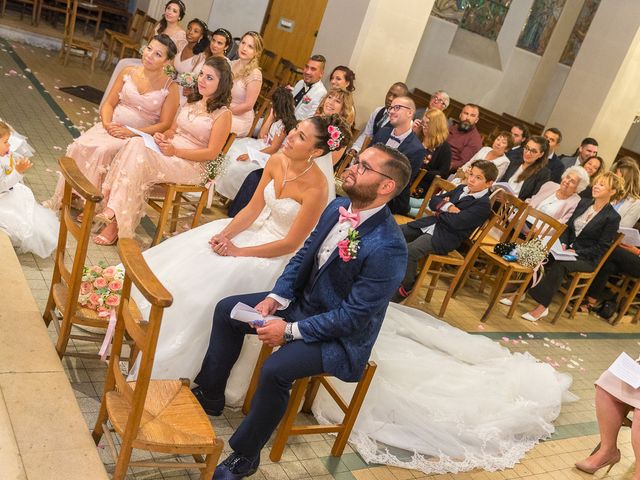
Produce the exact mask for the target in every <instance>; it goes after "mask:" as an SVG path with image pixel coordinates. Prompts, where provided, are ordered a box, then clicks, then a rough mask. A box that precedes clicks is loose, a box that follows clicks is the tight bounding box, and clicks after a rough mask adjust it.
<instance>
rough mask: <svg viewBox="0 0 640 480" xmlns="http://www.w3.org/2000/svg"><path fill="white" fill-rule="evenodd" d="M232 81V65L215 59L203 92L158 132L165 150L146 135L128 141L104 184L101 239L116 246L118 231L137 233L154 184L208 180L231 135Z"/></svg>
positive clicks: (201, 80)
mask: <svg viewBox="0 0 640 480" xmlns="http://www.w3.org/2000/svg"><path fill="white" fill-rule="evenodd" d="M231 84H232V80H231V69H230V68H229V64H228V63H227V62H226V61H225V60H223V59H221V58H210V59H209V60H207V61H206V62H205V64H204V66H203V67H202V71H201V72H200V75H199V76H198V85H197V87H198V88H197V91H196V92H194V93H193V94H191V95H190V96H189V98H188V103H187V104H186V105H185V106H184V107H181V108H180V111H179V112H178V115H177V116H176V119H175V120H174V121H173V125H172V126H171V128H170V129H169V130H167V131H165V132H164V133H156V134H155V135H154V140H155V142H156V144H157V146H158V149H159V150H160V152H157V151H154V150H151V149H150V148H147V147H146V146H145V143H144V141H143V139H142V138H132V139H131V140H129V141H128V142H127V143H126V144H125V145H124V147H123V148H122V149H121V150H120V152H119V153H118V155H116V158H114V160H113V164H112V167H111V170H110V171H109V174H108V175H107V178H106V179H105V181H104V184H103V187H102V192H103V194H104V202H103V205H104V206H105V208H104V210H103V212H102V213H100V214H99V215H97V216H96V221H98V222H102V223H105V224H106V226H105V227H104V228H103V229H102V231H101V232H100V234H99V235H97V236H96V237H95V238H94V242H95V243H97V244H99V245H111V244H113V243H115V241H116V240H117V238H118V235H122V236H125V237H132V236H133V233H134V231H135V228H136V226H137V225H138V223H139V221H140V218H142V215H143V213H144V202H145V196H146V195H147V192H148V191H149V189H150V188H151V186H152V185H154V184H157V183H162V182H175V183H186V184H199V183H201V182H202V176H203V174H204V166H205V163H206V162H208V161H211V160H212V159H214V158H216V157H217V156H218V154H219V153H220V151H221V150H222V147H223V146H224V144H225V142H226V140H227V137H228V136H229V131H230V128H231V112H229V104H230V103H231Z"/></svg>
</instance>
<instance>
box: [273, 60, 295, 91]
mask: <svg viewBox="0 0 640 480" xmlns="http://www.w3.org/2000/svg"><path fill="white" fill-rule="evenodd" d="M292 66H293V62H291V61H290V60H287V59H286V58H283V57H281V58H280V60H279V61H278V64H277V65H276V68H275V70H274V72H273V77H274V79H275V81H276V84H277V85H283V86H284V85H287V81H288V79H289V74H290V68H291V67H292ZM291 86H292V87H293V85H291Z"/></svg>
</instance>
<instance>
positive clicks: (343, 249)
mask: <svg viewBox="0 0 640 480" xmlns="http://www.w3.org/2000/svg"><path fill="white" fill-rule="evenodd" d="M338 255H339V256H340V258H341V259H342V260H343V261H345V262H348V261H349V260H351V255H350V254H349V240H341V241H339V242H338Z"/></svg>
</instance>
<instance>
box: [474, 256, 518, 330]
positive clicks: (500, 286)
mask: <svg viewBox="0 0 640 480" xmlns="http://www.w3.org/2000/svg"><path fill="white" fill-rule="evenodd" d="M511 275H512V270H511V269H510V268H509V269H508V270H505V271H504V273H503V274H502V276H500V277H499V279H496V285H495V287H494V290H493V292H492V293H491V298H490V300H489V305H488V306H487V309H486V310H485V311H484V313H483V314H482V318H481V319H480V321H481V322H482V323H484V322H486V321H487V320H488V319H489V315H490V314H491V312H492V311H493V309H494V308H495V306H496V304H497V303H498V300H499V299H500V296H501V295H502V292H504V287H505V286H506V285H507V282H508V281H509V279H510V278H511Z"/></svg>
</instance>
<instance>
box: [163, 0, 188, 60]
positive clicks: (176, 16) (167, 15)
mask: <svg viewBox="0 0 640 480" xmlns="http://www.w3.org/2000/svg"><path fill="white" fill-rule="evenodd" d="M185 13H187V7H186V6H185V5H184V2H183V1H182V0H169V1H168V2H167V4H166V5H165V6H164V13H163V14H162V19H161V20H160V22H158V25H156V33H157V34H160V33H164V34H165V35H168V36H169V38H171V40H173V43H175V44H176V47H177V48H178V51H181V50H182V49H183V48H184V47H185V45H186V44H187V36H186V33H185V31H184V30H183V29H182V27H181V26H180V20H182V19H183V18H184V15H185Z"/></svg>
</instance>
